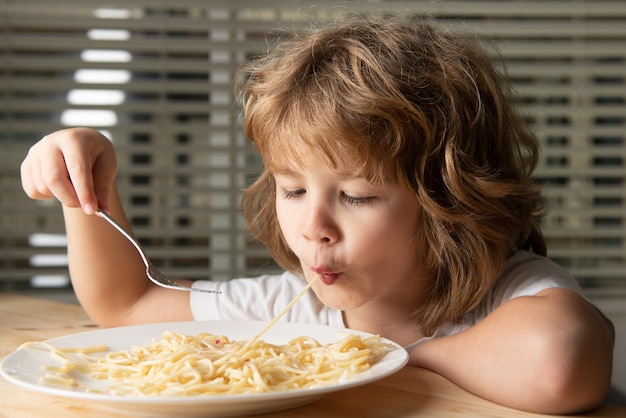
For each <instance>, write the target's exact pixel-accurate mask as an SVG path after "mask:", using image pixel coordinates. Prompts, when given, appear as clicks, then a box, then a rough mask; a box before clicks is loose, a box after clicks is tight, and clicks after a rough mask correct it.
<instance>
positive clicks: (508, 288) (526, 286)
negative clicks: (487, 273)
mask: <svg viewBox="0 0 626 418" xmlns="http://www.w3.org/2000/svg"><path fill="white" fill-rule="evenodd" d="M555 287H558V288H563V289H569V290H571V291H573V292H576V293H578V294H580V295H583V292H582V290H581V288H580V286H579V284H578V282H577V281H576V279H575V278H574V277H573V276H572V275H571V274H570V273H569V272H568V271H567V270H565V269H564V268H563V267H561V266H559V265H558V264H556V263H555V262H554V261H552V260H550V259H548V258H546V257H541V256H539V255H536V254H533V253H530V252H527V251H519V252H517V253H516V254H515V255H514V256H513V257H512V258H511V259H510V260H509V261H508V262H507V265H506V266H505V270H504V272H503V274H502V276H501V277H500V280H499V281H498V283H497V284H496V287H495V289H494V292H493V306H492V307H493V308H494V309H495V308H496V307H498V306H499V305H501V304H503V303H504V302H506V301H508V300H511V299H513V298H517V297H520V296H534V295H536V294H537V293H539V292H541V291H543V290H546V289H551V288H555ZM583 296H584V295H583Z"/></svg>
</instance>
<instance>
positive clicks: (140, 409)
mask: <svg viewBox="0 0 626 418" xmlns="http://www.w3.org/2000/svg"><path fill="white" fill-rule="evenodd" d="M265 324H266V323H263V322H254V321H194V322H170V323H160V324H149V325H136V326H130V327H120V328H109V329H102V330H96V331H88V332H83V333H79V334H73V335H67V336H64V337H58V338H52V339H50V340H47V341H46V342H47V343H49V344H52V345H54V346H57V347H68V348H69V347H84V346H90V345H96V344H107V345H108V346H109V349H110V350H111V351H117V350H126V349H130V348H131V346H132V345H148V344H150V343H151V342H152V340H153V339H154V338H156V339H161V337H162V333H163V332H164V331H174V332H178V333H182V334H188V335H196V334H198V333H200V332H211V333H213V334H220V335H226V336H228V337H229V338H230V339H231V340H239V341H245V340H249V339H251V338H252V337H254V336H255V335H256V334H257V333H258V332H259V331H261V330H262V329H263V327H264V326H265ZM348 331H349V332H350V333H355V334H359V335H362V336H368V335H369V334H366V333H361V332H356V331H353V330H345V329H340V328H332V327H326V326H321V325H307V324H292V323H285V322H279V323H277V324H275V325H274V326H273V327H272V328H270V329H269V330H268V331H267V332H266V333H265V334H264V335H263V336H262V339H263V340H265V341H267V342H269V343H273V344H284V343H287V342H288V341H289V340H291V339H292V338H295V337H299V336H309V337H313V338H315V339H316V340H318V341H319V342H320V343H322V344H327V343H331V342H335V341H338V340H339V339H341V336H342V334H345V333H346V332H348ZM385 341H386V342H389V343H390V344H394V343H392V342H391V341H388V340H385ZM394 345H395V344H394ZM407 362H408V354H407V352H406V350H404V349H403V348H402V347H400V346H398V349H397V350H393V351H391V352H389V353H387V355H385V357H383V358H382V359H381V360H380V361H379V362H378V363H376V364H375V365H374V366H373V367H372V368H371V369H370V370H367V371H365V372H363V373H360V374H358V375H355V376H353V377H351V378H349V379H347V380H345V381H342V382H340V383H336V384H331V385H328V386H324V387H320V388H311V389H301V390H290V391H282V392H271V393H263V394H253V395H248V394H245V395H217V396H194V397H182V398H181V397H139V396H119V395H107V394H100V393H92V392H86V391H84V390H81V389H71V388H63V387H56V386H47V385H43V384H41V383H40V382H39V378H40V377H41V376H42V375H43V374H44V373H45V371H44V370H43V368H44V366H47V365H53V364H55V362H54V360H53V359H52V358H51V356H50V354H49V353H46V352H43V351H41V350H36V349H31V348H18V349H17V350H16V351H15V352H13V353H12V354H10V355H8V356H7V357H6V358H5V359H4V360H3V361H2V364H1V365H0V372H1V374H2V376H3V377H4V378H5V379H7V380H8V381H10V382H12V383H14V384H16V385H18V386H22V387H25V388H28V389H31V390H35V391H38V392H43V393H46V394H51V395H57V396H64V397H69V398H76V399H81V400H87V401H90V402H95V403H97V404H99V405H101V406H103V407H105V408H110V409H116V410H121V411H124V412H126V413H136V414H149V415H151V416H161V417H163V416H176V417H200V416H202V417H216V416H220V417H223V416H237V415H245V414H259V413H267V412H272V411H279V410H284V409H289V408H294V407H297V406H301V405H305V404H308V403H311V402H313V401H315V400H317V399H319V398H321V397H323V396H324V395H326V394H328V393H331V392H336V391H339V390H343V389H347V388H351V387H355V386H360V385H364V384H367V383H370V382H373V381H375V380H378V379H381V378H383V377H385V376H388V375H391V374H393V373H395V372H396V371H398V370H399V369H401V368H402V367H404V366H405V365H406V364H407ZM77 380H78V381H79V382H80V383H81V384H83V385H85V386H86V387H88V388H93V389H102V388H103V382H102V381H98V380H95V379H90V378H89V377H87V376H84V377H82V376H81V377H79V378H78V379H77ZM105 384H106V382H105Z"/></svg>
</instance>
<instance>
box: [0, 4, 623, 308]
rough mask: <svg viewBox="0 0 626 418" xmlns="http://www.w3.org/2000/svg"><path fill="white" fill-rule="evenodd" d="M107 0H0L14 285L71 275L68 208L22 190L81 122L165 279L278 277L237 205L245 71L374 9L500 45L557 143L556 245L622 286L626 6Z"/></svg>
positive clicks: (552, 247) (1, 171) (246, 151)
mask: <svg viewBox="0 0 626 418" xmlns="http://www.w3.org/2000/svg"><path fill="white" fill-rule="evenodd" d="M99 3H100V2H94V1H85V0H57V1H55V2H49V1H45V0H20V1H9V0H0V29H1V33H0V39H1V46H0V53H1V54H2V60H1V64H0V79H1V83H0V99H1V107H0V122H1V126H0V146H1V148H2V152H1V153H0V187H1V193H0V208H1V210H0V228H1V230H2V233H1V236H0V247H1V253H0V278H1V279H2V282H3V286H4V288H6V289H14V288H21V287H28V286H32V285H33V284H35V285H36V284H37V283H38V282H37V280H33V278H35V279H37V278H40V277H42V276H43V277H44V278H46V277H47V278H48V279H51V277H52V278H56V279H57V280H58V281H59V282H60V283H64V282H63V279H64V278H66V276H67V268H66V259H65V258H64V257H65V242H64V239H63V220H62V215H61V210H60V207H59V205H58V203H55V202H53V201H49V202H34V201H31V200H29V199H28V198H27V197H26V196H25V195H24V194H23V192H22V191H21V187H20V182H19V162H20V161H21V159H22V158H23V157H24V155H25V154H26V152H27V150H28V148H29V147H30V146H31V145H32V144H33V143H34V142H35V141H37V140H38V139H39V138H41V137H42V136H43V135H45V134H46V133H48V132H51V131H53V130H56V129H60V128H63V127H65V126H73V125H83V126H92V127H94V128H97V129H101V130H102V131H103V132H105V134H106V135H107V136H109V138H110V139H111V140H112V141H113V144H114V145H115V148H116V150H117V153H118V159H119V175H118V184H119V188H120V193H121V197H122V200H123V204H124V206H125V208H126V210H127V213H128V216H129V218H130V220H131V222H132V224H133V226H134V229H135V232H136V234H137V236H138V237H139V239H140V240H141V241H142V243H143V245H144V246H145V247H146V249H147V251H148V253H149V254H150V256H151V258H153V259H154V261H155V263H156V264H158V265H159V266H160V267H161V268H162V269H163V270H165V271H166V272H167V273H168V274H169V275H171V276H173V277H183V278H189V279H211V280H227V279H229V278H231V277H241V276H252V275H257V274H259V273H265V272H271V271H276V270H277V268H276V266H275V264H274V263H273V262H272V261H271V260H270V259H269V258H268V256H267V253H266V252H265V250H264V249H263V248H260V247H259V246H258V245H255V244H253V243H251V242H250V241H249V239H248V237H247V235H246V233H245V228H244V223H243V221H242V219H241V216H240V213H239V201H240V198H241V189H242V188H244V187H245V186H246V185H247V184H249V183H250V181H251V180H252V179H253V178H254V177H255V176H256V175H257V174H258V173H259V170H260V161H259V158H258V156H257V155H256V154H255V152H254V151H253V150H252V149H251V147H250V146H249V145H248V143H247V141H246V139H245V138H244V136H243V134H242V132H241V127H240V109H239V108H238V107H237V105H236V103H235V101H234V97H233V93H232V78H233V74H234V72H235V71H236V69H237V68H238V66H239V65H240V63H241V62H242V61H243V60H245V59H246V58H247V57H249V56H251V55H254V54H257V53H258V52H260V51H262V50H264V49H265V48H266V45H267V44H268V43H271V42H272V41H273V40H274V39H275V38H276V37H278V36H282V37H285V36H288V33H289V32H290V31H291V30H296V31H297V30H299V29H301V28H303V27H307V26H310V25H311V22H315V23H316V24H318V23H319V24H321V23H324V22H326V21H333V20H336V19H337V18H338V17H340V16H342V15H347V14H351V13H358V12H367V13H372V14H385V15H393V14H399V15H410V14H428V15H430V16H432V17H434V18H435V19H438V20H440V21H441V22H442V24H444V25H446V26H448V27H449V28H450V30H452V31H455V30H459V29H462V30H464V31H470V32H474V33H476V35H477V36H480V37H484V38H485V39H489V40H490V41H493V43H494V44H495V45H496V46H497V48H498V50H499V52H500V54H501V55H502V56H503V57H504V59H505V61H506V63H507V66H508V71H509V72H508V74H509V77H510V78H511V80H512V82H513V84H514V87H515V89H516V90H517V91H518V92H519V94H520V106H521V108H522V110H523V112H524V113H525V116H526V117H527V119H528V121H529V123H531V124H532V126H533V127H534V128H535V129H536V131H537V133H538V135H539V137H540V139H541V141H542V144H543V156H542V161H541V164H540V167H539V169H538V171H537V173H536V176H537V179H538V180H539V181H540V182H541V184H542V187H543V188H544V191H545V196H546V198H547V200H548V204H549V212H548V215H547V216H546V218H545V219H544V221H543V224H542V227H543V230H544V233H545V235H546V238H547V240H548V246H549V256H550V257H551V258H553V259H554V260H555V261H557V262H558V263H560V264H562V265H563V266H565V267H566V268H568V269H569V270H570V271H571V272H572V273H573V274H574V275H575V276H576V277H577V279H578V280H579V281H580V283H581V284H582V285H583V286H584V288H585V289H586V291H588V292H589V293H590V294H593V295H596V296H597V295H605V296H611V295H616V294H621V295H624V294H626V284H625V283H626V282H625V281H624V272H625V271H626V245H625V242H624V241H625V239H626V225H624V222H625V217H626V207H625V203H626V188H625V185H624V180H625V177H626V170H625V168H624V158H625V156H626V144H625V138H624V136H625V132H626V130H625V125H626V107H625V103H624V102H625V100H626V82H625V80H624V77H625V75H626V62H625V59H626V24H625V23H626V2H625V1H591V0H587V1H585V0H560V1H546V0H540V1H539V0H535V1H533V0H527V1H512V0H511V1H505V0H503V1H436V2H414V1H368V2H361V1H353V2H335V1H316V2H314V3H313V2H311V3H307V2H304V1H264V2H258V1H253V0H248V1H236V0H235V1H230V2H222V1H207V0H203V1H200V0H160V1H158V2H154V1H149V0H124V1H122V0H110V1H107V2H106V7H104V6H100V5H99ZM95 239H97V237H95Z"/></svg>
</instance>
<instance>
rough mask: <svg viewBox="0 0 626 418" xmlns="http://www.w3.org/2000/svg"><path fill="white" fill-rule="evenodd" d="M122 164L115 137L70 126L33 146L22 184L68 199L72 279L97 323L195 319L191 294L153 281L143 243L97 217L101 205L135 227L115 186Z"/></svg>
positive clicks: (39, 194)
mask: <svg viewBox="0 0 626 418" xmlns="http://www.w3.org/2000/svg"><path fill="white" fill-rule="evenodd" d="M116 169H117V166H116V158H115V152H114V149H113V146H112V144H111V142H110V141H109V140H108V139H107V138H105V137H104V136H102V135H101V134H100V133H98V132H96V131H93V130H90V129H82V128H81V129H68V130H63V131H58V132H55V133H53V134H51V135H48V136H46V137H45V138H43V139H42V140H41V141H39V142H38V143H37V144H35V145H34V146H33V147H32V148H31V149H30V151H29V153H28V155H27V157H26V158H25V160H24V162H23V163H22V184H23V187H24V190H25V191H26V193H27V194H28V195H29V196H30V197H31V198H33V199H50V198H57V199H58V200H59V201H61V203H62V204H63V214H64V217H65V227H66V232H67V238H68V257H69V258H68V261H69V270H70V276H71V278H72V284H73V286H74V290H75V292H76V295H77V296H78V299H79V300H80V302H81V304H82V305H83V307H84V308H85V310H86V311H87V313H88V314H89V315H90V316H91V317H92V318H93V319H94V320H95V321H96V322H98V323H99V324H100V325H103V326H117V325H125V324H134V323H142V322H158V321H174V320H191V319H192V314H191V310H190V307H189V294H188V293H187V292H178V291H174V290H168V289H163V288H160V287H157V286H155V285H153V284H151V283H150V282H149V281H148V279H147V278H146V274H145V267H144V265H143V263H142V261H141V259H140V258H139V255H138V253H137V251H136V250H135V248H134V247H132V246H131V244H130V243H129V242H128V241H127V240H126V238H124V237H123V236H122V235H121V234H120V233H119V232H117V231H116V230H115V229H114V228H113V227H111V226H110V225H109V224H108V223H107V222H106V221H105V220H103V219H100V218H99V217H98V216H95V215H93V213H94V211H95V209H96V207H97V206H101V207H103V208H104V209H105V210H107V211H109V212H110V213H111V214H112V215H113V217H115V219H116V220H118V221H119V222H120V223H121V224H122V225H123V226H124V227H125V228H127V229H128V228H129V224H128V221H127V220H126V216H125V214H124V211H123V209H122V205H121V203H120V199H119V197H118V194H117V190H116V188H115V182H114V179H115V173H116Z"/></svg>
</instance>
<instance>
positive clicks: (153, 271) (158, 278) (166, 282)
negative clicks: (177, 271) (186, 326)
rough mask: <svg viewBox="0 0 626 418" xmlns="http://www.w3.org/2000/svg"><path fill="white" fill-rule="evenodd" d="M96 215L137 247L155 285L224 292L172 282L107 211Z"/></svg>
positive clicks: (176, 288) (197, 290)
mask: <svg viewBox="0 0 626 418" xmlns="http://www.w3.org/2000/svg"><path fill="white" fill-rule="evenodd" d="M96 215H98V216H100V217H101V218H104V219H105V220H106V221H107V222H108V223H110V224H111V225H112V226H113V227H114V228H115V229H117V230H118V231H119V232H120V233H121V234H122V235H124V236H125V237H126V239H128V241H130V243H131V244H133V245H134V246H135V248H136V249H137V252H139V255H140V256H141V259H142V260H143V263H144V264H145V265H146V276H148V278H149V279H150V280H151V281H152V282H153V283H154V284H157V285H159V286H161V287H166V288H168V289H175V290H186V291H188V292H190V291H194V292H204V293H222V292H219V291H217V290H206V289H197V288H191V287H187V286H183V285H180V284H178V283H176V282H174V281H172V280H170V279H169V278H168V277H167V276H166V275H165V274H164V273H163V272H162V271H161V270H159V269H157V268H156V267H154V265H153V264H152V263H151V262H150V260H149V259H148V256H147V255H146V253H145V252H144V250H143V248H141V245H140V244H139V242H138V241H137V240H136V239H135V238H133V236H132V235H130V234H129V233H128V232H126V230H124V228H122V227H121V225H120V224H118V223H117V222H116V221H115V219H113V218H112V217H111V215H109V214H108V213H106V212H105V211H103V210H102V209H100V208H98V210H97V212H96Z"/></svg>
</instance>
